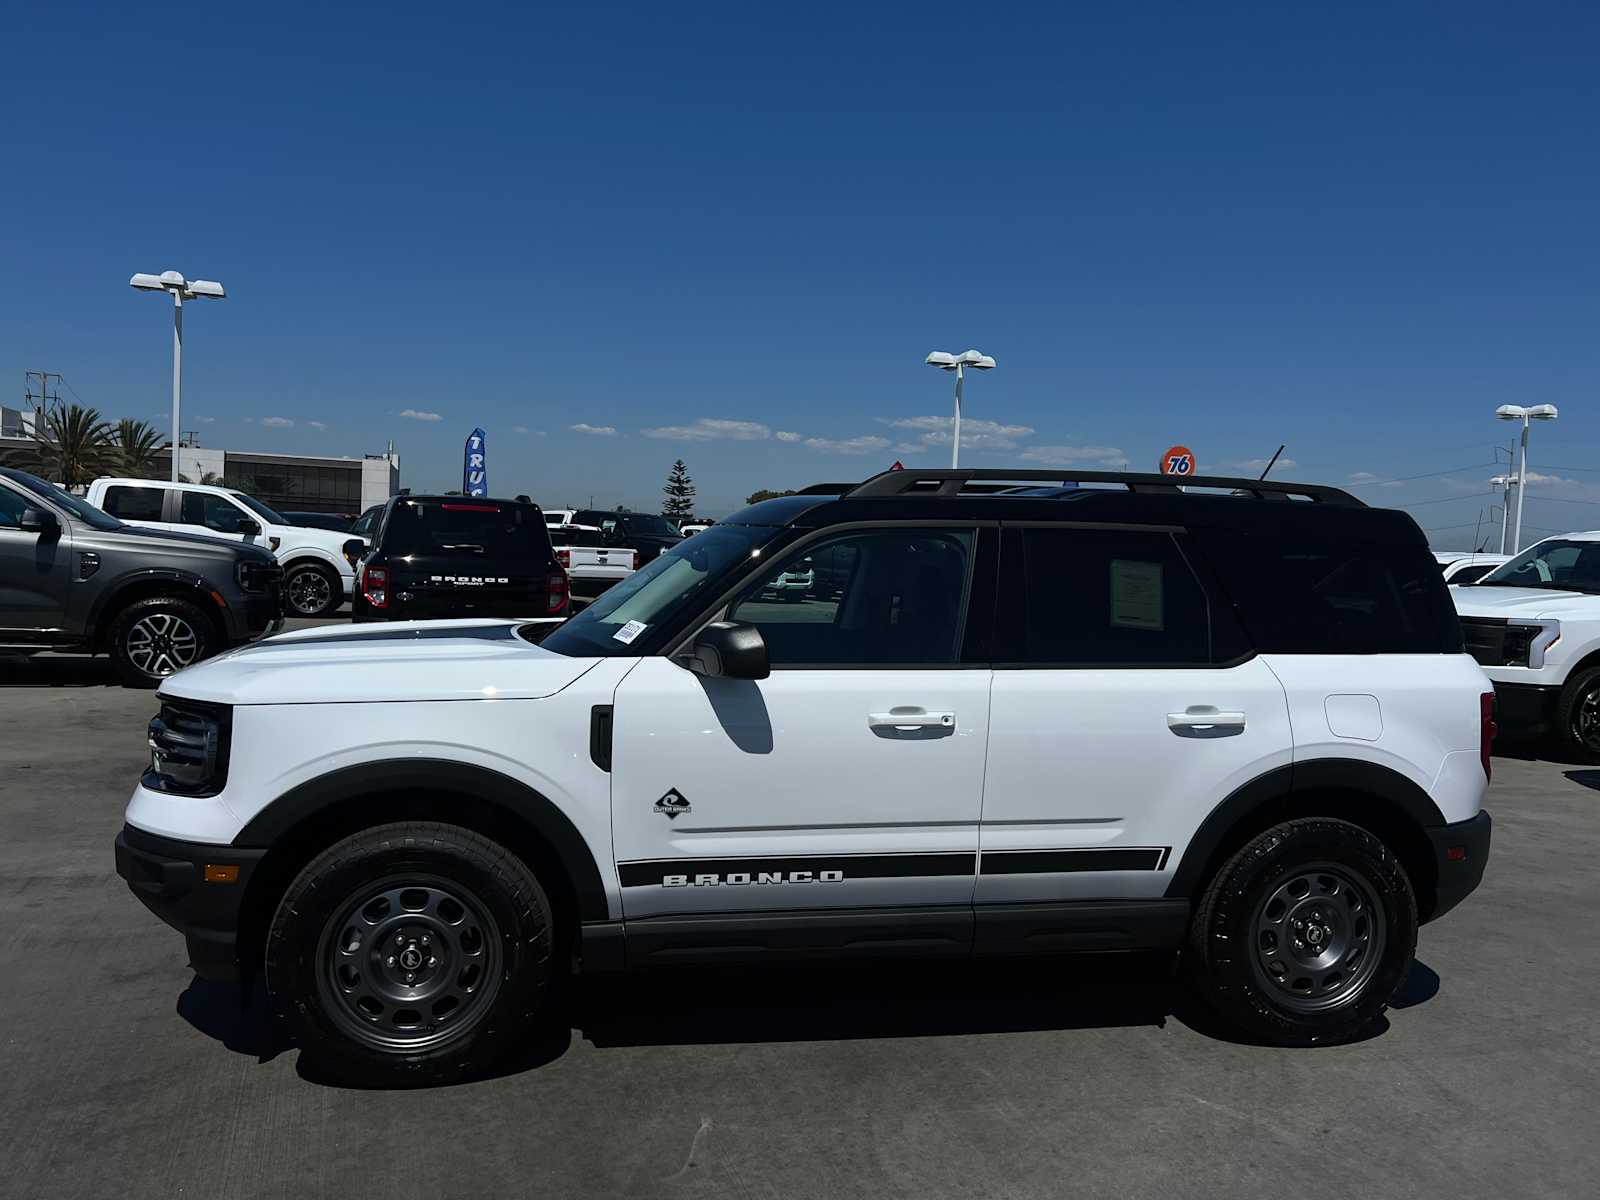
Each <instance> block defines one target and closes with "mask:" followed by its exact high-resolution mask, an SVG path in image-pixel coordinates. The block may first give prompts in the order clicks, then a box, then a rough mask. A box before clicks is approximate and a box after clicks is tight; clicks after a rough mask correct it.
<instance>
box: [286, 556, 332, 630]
mask: <svg viewBox="0 0 1600 1200" xmlns="http://www.w3.org/2000/svg"><path fill="white" fill-rule="evenodd" d="M283 590H284V595H285V596H286V597H287V599H288V602H289V611H290V612H291V613H293V614H294V615H295V616H297V617H331V616H332V615H333V614H334V613H336V612H338V611H339V606H340V605H341V604H343V603H344V584H343V582H341V580H340V579H339V576H338V575H337V574H335V573H334V571H333V570H332V568H330V567H325V566H323V565H322V564H321V563H298V564H296V565H295V566H292V567H290V568H289V574H288V575H287V577H285V579H284V581H283Z"/></svg>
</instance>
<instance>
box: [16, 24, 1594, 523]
mask: <svg viewBox="0 0 1600 1200" xmlns="http://www.w3.org/2000/svg"><path fill="white" fill-rule="evenodd" d="M9 14H10V15H9V17H8V18H7V20H6V24H5V27H6V29H7V31H8V33H10V34H11V35H12V37H11V38H10V39H9V40H11V42H12V44H13V54H12V55H11V56H10V57H9V59H8V67H9V79H8V87H7V96H6V100H5V107H6V119H5V120H4V121H3V122H0V146H3V148H4V150H5V161H6V162H7V164H8V167H9V168H10V170H9V171H8V178H7V182H8V186H7V187H6V188H5V189H4V190H3V192H0V227H3V228H4V230H5V236H4V239H3V241H0V265H3V266H4V267H5V268H6V270H5V274H6V276H7V278H8V281H9V283H10V286H9V287H7V288H6V289H4V291H3V292H0V380H3V379H4V378H6V372H9V378H10V379H11V380H12V383H10V384H6V385H4V387H5V389H7V391H6V394H5V395H4V396H3V397H0V398H4V399H5V402H6V403H8V404H14V403H15V402H16V400H17V399H19V398H20V394H21V391H22V383H23V375H22V373H23V372H24V371H25V370H37V369H41V368H42V369H46V370H51V371H60V372H62V373H63V374H64V375H65V376H66V377H67V381H68V383H69V385H70V390H69V391H68V392H67V393H64V394H66V395H67V397H68V398H69V399H70V398H73V397H74V396H77V397H81V398H82V399H83V400H84V401H86V402H88V403H90V404H93V405H95V406H97V407H99V408H100V409H102V410H103V411H104V412H105V413H107V414H108V415H111V416H124V415H128V416H140V417H147V418H152V417H155V416H157V415H158V414H161V413H163V412H164V411H165V409H166V407H167V404H168V396H169V392H168V389H169V386H170V380H169V371H170V358H169V354H170V346H169V335H168V330H167V321H168V317H167V313H166V311H165V310H164V308H163V302H162V301H161V300H160V299H158V298H156V297H151V296H144V295H141V294H138V293H135V292H133V291H131V290H130V289H129V288H128V287H127V282H126V281H127V277H128V276H129V275H130V274H132V273H133V272H134V271H160V270H163V269H165V268H169V267H171V268H175V269H178V270H180V271H183V272H185V273H187V274H189V275H191V276H200V277H209V278H216V279H220V280H222V281H223V282H224V283H225V284H226V285H227V287H228V289H229V294H230V295H229V299H228V300H227V301H225V302H224V303H222V304H209V305H205V306H203V307H197V308H196V309H195V310H194V311H192V312H191V313H190V314H189V320H188V325H187V342H186V352H187V353H186V373H185V398H186V405H185V412H186V414H192V417H193V420H192V421H191V420H190V419H186V420H185V422H184V424H185V426H186V427H188V428H195V429H197V430H199V431H200V435H201V439H202V441H203V442H204V443H205V444H210V445H220V446H226V447H230V448H235V449H258V450H259V449H278V450H284V451H304V452H321V453H341V454H361V453H363V452H365V451H374V450H380V449H381V448H382V447H383V444H384V442H385V441H386V440H387V439H388V438H389V437H390V436H392V437H393V438H394V440H395V442H396V444H397V446H398V448H399V449H400V451H401V454H402V456H403V460H404V480H403V481H404V482H405V483H408V484H410V485H412V486H413V487H416V488H418V489H422V488H441V487H447V486H454V485H455V484H456V482H457V481H458V479H459V463H460V448H461V443H462V440H463V439H464V437H465V436H466V434H467V433H468V432H469V431H470V430H471V428H472V427H473V426H474V425H482V426H483V427H484V428H485V429H486V430H487V431H488V432H489V437H490V444H489V454H490V460H489V466H490V479H491V483H492V484H493V486H494V489H495V490H496V491H497V492H508V493H509V492H516V491H528V492H531V493H532V494H534V495H535V496H536V497H537V498H539V499H541V500H542V501H544V502H546V503H549V504H556V503H560V502H563V501H580V502H587V501H588V498H589V496H590V495H591V494H593V495H594V497H595V499H596V501H598V502H601V503H613V504H614V503H628V504H631V505H636V506H644V505H647V504H651V503H653V502H654V501H655V499H656V498H657V496H658V495H659V493H658V491H657V489H658V488H659V485H660V482H661V480H662V478H663V477H664V476H665V474H666V470H667V467H668V466H669V465H670V464H671V462H672V460H673V458H675V457H678V456H680V455H681V456H682V457H683V458H684V459H685V460H686V461H687V462H688V464H689V466H690V470H691V472H692V474H693V475H694V476H695V478H696V481H697V482H698V484H699V486H700V490H701V497H702V508H703V510H705V511H707V512H710V513H720V512H725V511H727V510H728V509H729V508H730V507H732V506H734V505H735V504H736V503H737V502H738V501H739V500H740V499H741V498H742V497H743V496H744V495H745V494H746V493H747V492H749V491H751V490H753V489H754V488H757V487H796V486H802V485H804V484H806V483H809V482H814V481H816V480H821V479H830V480H838V479H850V478H859V477H862V476H864V475H866V474H870V473H872V472H874V471H876V470H878V469H881V468H882V467H884V466H886V465H887V464H888V463H889V462H890V461H892V460H893V459H894V458H897V457H898V458H902V459H905V460H906V461H907V462H912V463H923V464H928V465H934V464H937V463H939V462H940V461H943V460H946V459H947V455H948V450H947V448H945V446H943V445H941V444H940V441H941V439H945V438H947V437H948V433H947V430H946V429H945V427H944V426H943V425H942V424H940V423H939V422H940V421H942V420H943V418H945V417H946V416H947V415H948V412H949V408H950V381H949V380H948V378H947V377H946V376H944V375H942V374H940V373H938V372H936V371H934V370H932V369H931V368H929V367H926V366H923V365H922V359H923V357H924V355H925V354H926V353H927V352H928V351H930V350H934V349H945V350H956V351H959V350H962V349H965V348H966V347H968V346H976V347H978V348H980V349H982V350H984V351H986V352H988V353H990V354H992V355H994V356H995V357H996V358H997V359H998V360H999V364H1000V366H999V368H998V369H997V370H995V371H993V372H991V373H989V374H987V375H982V376H978V377H975V378H974V379H973V380H972V382H971V383H970V385H969V387H968V392H967V405H966V415H967V417H968V419H969V422H987V423H989V424H987V425H974V424H970V423H969V425H968V428H969V430H971V431H972V432H973V433H974V434H975V435H976V436H975V437H973V438H970V439H969V438H964V439H963V443H964V449H963V461H964V462H970V463H973V464H978V463H983V464H985V465H996V466H1020V465H1035V466H1036V465H1051V466H1055V465H1077V466H1080V467H1081V466H1087V465H1103V464H1111V463H1116V462H1120V461H1122V460H1124V459H1126V460H1127V461H1129V462H1131V463H1132V464H1133V465H1134V466H1135V467H1137V468H1140V469H1146V468H1148V467H1151V466H1153V465H1154V461H1155V458H1156V456H1157V455H1158V453H1159V452H1160V451H1161V450H1162V449H1163V448H1164V447H1166V446H1167V445H1168V444H1170V443H1172V442H1174V441H1179V442H1184V443H1187V444H1188V445H1190V446H1191V447H1193V448H1194V450H1195V451H1196V453H1197V455H1198V457H1199V460H1200V464H1201V467H1202V469H1205V470H1229V471H1237V470H1244V469H1247V468H1248V464H1249V463H1250V462H1252V461H1253V460H1257V459H1260V458H1263V457H1264V456H1266V455H1268V454H1270V453H1271V451H1272V450H1273V449H1274V448H1275V447H1276V446H1277V445H1278V443H1279V442H1286V443H1288V447H1289V448H1288V450H1287V451H1286V457H1287V458H1288V459H1290V460H1292V462H1293V466H1292V467H1291V468H1289V470H1288V472H1287V473H1288V474H1290V475H1293V476H1297V477H1301V478H1306V479H1312V480H1318V481H1332V482H1345V481H1351V480H1352V477H1354V480H1355V481H1359V482H1360V483H1361V485H1362V486H1364V487H1365V488H1366V492H1365V494H1366V495H1368V496H1369V497H1372V498H1375V499H1377V498H1381V499H1382V500H1383V501H1384V502H1386V503H1400V504H1413V505H1416V507H1415V508H1414V509H1413V511H1414V512H1415V514H1416V515H1417V517H1418V519H1419V520H1421V521H1422V523H1423V524H1424V526H1427V527H1430V528H1435V529H1438V530H1439V533H1438V534H1437V541H1438V542H1439V544H1441V545H1445V544H1451V545H1453V544H1458V543H1461V542H1464V540H1465V539H1469V538H1470V537H1471V536H1472V532H1473V525H1474V523H1475V521H1476V520H1477V518H1478V516H1479V514H1480V512H1481V510H1483V508H1484V506H1485V505H1486V503H1487V502H1488V497H1487V488H1486V484H1485V480H1486V479H1487V478H1488V476H1489V475H1491V474H1493V473H1494V471H1493V469H1492V468H1490V467H1488V466H1487V465H1486V464H1490V463H1492V461H1493V454H1492V451H1491V445H1492V444H1493V443H1495V442H1500V443H1502V444H1503V443H1504V442H1505V441H1506V440H1507V435H1508V433H1509V428H1508V427H1507V426H1504V425H1498V424H1497V423H1496V422H1494V421H1493V420H1492V419H1491V416H1490V414H1491V413H1492V410H1493V409H1494V407H1495V406H1496V405H1497V404H1501V403H1507V402H1515V403H1530V404H1531V403H1542V402H1550V403H1555V404H1558V405H1560V406H1561V407H1562V410H1563V417H1562V420H1561V421H1560V422H1559V423H1558V424H1557V425H1556V426H1554V427H1543V428H1540V429H1538V430H1536V431H1535V437H1534V443H1533V449H1534V456H1533V465H1534V468H1535V469H1536V470H1538V469H1539V468H1540V466H1541V463H1544V464H1546V473H1548V474H1550V475H1552V476H1556V477H1557V478H1555V479H1552V480H1551V481H1548V482H1542V481H1541V482H1540V483H1539V486H1538V487H1536V489H1535V492H1534V498H1533V499H1530V503H1529V512H1528V518H1527V520H1528V524H1529V525H1530V526H1531V527H1542V528H1554V529H1563V528H1571V527H1574V526H1575V525H1579V526H1594V525H1600V504H1592V502H1597V501H1600V420H1597V418H1596V416H1595V413H1594V408H1593V406H1592V404H1591V403H1590V399H1591V397H1593V396H1594V395H1595V394H1596V391H1597V385H1600V336H1597V335H1600V298H1597V297H1600V292H1597V287H1600V233H1597V231H1596V230H1597V221H1600V218H1597V214H1600V141H1597V138H1596V136H1595V131H1596V129H1597V128H1600V70H1596V66H1595V64H1596V62H1597V58H1600V37H1597V35H1600V9H1596V8H1595V7H1594V6H1593V5H1585V4H1570V5H1563V4H1542V5H1537V6H1528V5H1506V4H1503V3H1471V2H1462V3H1452V4H1434V5H1382V6H1364V5H1346V6H1339V7H1337V8H1333V9H1330V8H1328V7H1327V6H1316V5H1309V4H1306V5H1301V4H1252V5H1236V6H1235V5H1224V4H1208V5H1195V4H1159V3H1149V4H1106V5H1088V4H1084V5H1038V6H1034V5H1028V6H1009V7H1006V6H1002V7H1000V8H998V9H991V8H989V7H973V6H970V5H966V6H950V7H943V6H940V5H937V4H933V3H922V4H914V5H911V4H908V5H899V6H889V5H872V4H861V5H841V6H837V7H833V6H827V5H821V4H812V5H803V6H801V5H790V6H782V7H780V6H776V5H766V4H749V3H745V4H739V5H720V4H712V3H703V4H698V5H695V6H692V7H690V6H666V5H642V6H630V5H571V6H562V7H559V8H542V7H536V6H528V5H518V6H506V7H498V6H486V5H463V6H454V7H451V6H445V7H441V6H438V5H429V6H425V7H420V6H419V7H412V6H408V5H405V4H389V5H383V6H374V7H371V8H366V9H361V10H356V9H352V8H345V7H343V6H317V7H304V8H301V7H297V6H295V5H292V4H282V5H274V6H270V7H268V8H261V9H256V10H251V11H250V12H249V13H248V14H241V13H240V12H236V11H234V6H228V5H214V4H212V5H194V6H173V5H168V6H163V7H161V9H160V10H159V11H155V10H150V9H147V8H145V7H144V6H128V5H103V6H85V5H76V4H72V3H67V2H61V3H56V4H52V5H35V6H28V7H26V8H24V7H22V6H15V7H12V8H11V9H10V10H9ZM24 47H35V48H37V49H38V51H39V53H37V54H35V53H19V52H17V51H19V50H21V49H22V48H24ZM13 390H14V392H15V395H12V394H10V393H11V391H13ZM407 413H411V414H431V415H434V416H437V418H438V419H436V420H435V419H430V418H429V416H427V415H425V416H423V417H417V416H408V415H406V414H407ZM935 418H938V419H939V420H935ZM286 422H292V424H287V423H286ZM584 428H588V429H591V430H592V429H599V430H611V431H613V432H610V433H603V432H602V433H596V432H583V429H584ZM520 430H527V431H528V432H519V431H520ZM785 435H798V436H785ZM1469 464H1484V465H1470V466H1469ZM1558 467H1559V468H1562V469H1560V470H1557V469H1556V468H1558ZM1455 468H1461V469H1460V470H1456V469H1455ZM1436 472H1444V473H1443V474H1435V473H1436ZM1586 472H1587V473H1586ZM1413 475H1424V476H1427V478H1423V479H1418V480H1414V481H1410V482H1405V483H1402V484H1399V485H1397V486H1384V485H1382V484H1380V483H1377V482H1375V481H1378V480H1386V479H1393V478H1395V477H1398V476H1413ZM1541 492H1542V493H1543V496H1544V498H1543V499H1541V498H1540V494H1541ZM1591 504H1592V506H1589V507H1585V506H1586V505H1591Z"/></svg>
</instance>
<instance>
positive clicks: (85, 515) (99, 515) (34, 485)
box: [6, 471, 123, 530]
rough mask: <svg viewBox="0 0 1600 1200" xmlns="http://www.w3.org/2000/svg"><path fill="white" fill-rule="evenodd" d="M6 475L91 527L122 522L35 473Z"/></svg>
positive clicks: (111, 526) (108, 527)
mask: <svg viewBox="0 0 1600 1200" xmlns="http://www.w3.org/2000/svg"><path fill="white" fill-rule="evenodd" d="M6 475H7V476H8V477H9V478H10V479H12V480H13V481H14V482H16V483H20V484H21V485H22V486H23V487H25V488H29V489H31V490H32V491H34V492H35V493H37V494H38V495H40V496H43V497H44V498H45V499H46V500H49V501H50V502H51V503H52V504H55V505H56V506H57V507H59V508H64V509H66V510H67V511H68V512H69V513H71V514H72V515H73V516H75V517H77V518H78V520H80V521H82V522H83V523H84V524H85V525H87V526H89V527H90V528H91V529H105V530H111V529H121V528H122V527H123V525H122V522H121V521H119V520H117V519H116V518H115V517H113V516H112V515H111V514H110V513H108V512H103V511H102V510H100V509H98V508H96V507H95V506H94V505H92V504H90V503H89V502H88V501H87V500H80V499H79V498H78V497H77V496H74V495H72V494H71V493H69V492H64V491H62V490H61V489H60V488H58V487H57V486H56V485H55V484H53V483H46V482H45V481H44V480H42V479H40V478H39V477H38V476H37V475H30V474H28V472H26V471H8V472H6Z"/></svg>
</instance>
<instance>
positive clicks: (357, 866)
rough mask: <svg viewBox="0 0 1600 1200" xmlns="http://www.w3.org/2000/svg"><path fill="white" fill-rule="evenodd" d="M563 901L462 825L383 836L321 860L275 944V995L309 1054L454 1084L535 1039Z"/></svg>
mask: <svg viewBox="0 0 1600 1200" xmlns="http://www.w3.org/2000/svg"><path fill="white" fill-rule="evenodd" d="M553 925H554V920H553V917H552V915H551V909H550V902H549V900H548V898H547V897H546V895H545V892H544V890H543V888H541V887H540V885H539V882H538V880H537V879H536V878H535V877H534V876H533V874H532V872H530V871H529V870H528V868H527V866H526V864H524V863H523V862H522V860H521V859H519V858H517V857H516V856H515V855H513V854H511V852H510V851H508V850H506V849H505V848H504V847H502V846H500V845H498V844H497V843H495V842H492V841H490V840H489V839H487V838H485V837H483V836H481V835H479V834H477V833H474V832H472V831H471V830H468V829H463V828H460V827H459V826H453V825H444V824H438V823H434V822H421V821H417V822H405V823H400V824H393V825H383V826H379V827H377V828H374V829H371V830H367V831H365V832H362V833H358V834H355V835H354V836H352V837H348V838H346V839H345V840H343V841H341V842H339V843H337V844H336V845H334V846H332V847H330V848H329V849H328V850H326V851H324V852H323V853H322V854H320V855H319V856H318V857H317V858H315V859H314V860H313V861H312V862H311V863H310V864H308V865H307V866H306V868H305V869H304V870H303V871H301V873H300V875H299V876H298V877H297V878H296V879H295V881H294V882H293V883H292V884H290V885H289V889H288V891H287V892H286V893H285V894H284V897H283V900H282V902H281V903H280V904H279V906H278V911H277V913H276V915H275V916H274V918H273V922H272V928H271V931H270V933H269V935H268V939H267V962H266V973H267V988H268V990H269V992H270V993H271V995H272V998H273V1002H274V1005H275V1007H276V1008H277V1010H278V1012H279V1014H280V1015H281V1016H282V1017H284V1018H286V1019H287V1020H289V1021H290V1023H291V1024H292V1025H293V1026H294V1027H295V1028H296V1030H297V1031H298V1033H299V1036H300V1040H301V1045H302V1047H303V1048H304V1050H305V1052H306V1053H307V1054H309V1055H311V1056H312V1057H313V1058H314V1059H316V1060H320V1061H322V1062H324V1063H326V1064H328V1065H330V1066H332V1067H333V1068H334V1069H335V1071H336V1072H338V1073H340V1074H344V1075H351V1076H356V1077H359V1078H373V1079H380V1080H389V1081H402V1082H417V1083H422V1082H441V1081H445V1080H448V1079H453V1078H457V1077H460V1076H462V1075H468V1074H471V1073H474V1072H477V1071H481V1070H483V1069H484V1068H485V1067H486V1066H488V1065H489V1064H490V1063H491V1062H493V1061H494V1059H495V1058H496V1057H497V1056H498V1055H500V1054H501V1053H503V1052H504V1051H505V1050H506V1048H507V1047H508V1046H510V1045H511V1044H513V1043H514V1042H516V1041H517V1040H519V1039H521V1038H523V1037H525V1036H526V1035H527V1033H528V1032H529V1030H530V1028H531V1026H532V1024H533V1022H534V1020H535V1018H536V1016H537V1015H538V1013H539V1012H540V1010H541V1007H542V1002H543V1000H544V998H545V995H546V992H547V989H548V986H549V984H550V983H551V975H552V956H551V946H552V940H553Z"/></svg>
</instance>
